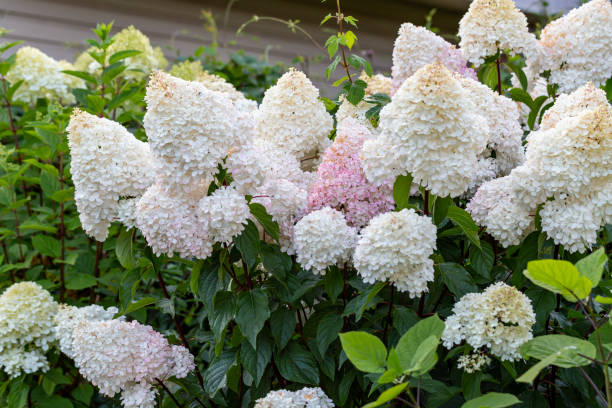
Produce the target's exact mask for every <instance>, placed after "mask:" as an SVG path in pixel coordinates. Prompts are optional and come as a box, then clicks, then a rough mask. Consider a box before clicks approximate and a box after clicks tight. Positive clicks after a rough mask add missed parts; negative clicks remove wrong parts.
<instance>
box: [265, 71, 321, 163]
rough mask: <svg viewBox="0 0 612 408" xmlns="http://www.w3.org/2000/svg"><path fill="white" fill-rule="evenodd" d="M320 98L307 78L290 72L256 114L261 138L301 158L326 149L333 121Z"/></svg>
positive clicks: (272, 89)
mask: <svg viewBox="0 0 612 408" xmlns="http://www.w3.org/2000/svg"><path fill="white" fill-rule="evenodd" d="M318 98H319V90H318V89H317V88H315V87H314V86H313V85H312V83H311V82H310V80H309V79H308V78H307V77H306V75H304V73H302V72H300V71H296V70H294V69H290V70H289V72H287V73H285V74H284V75H283V76H282V77H281V78H280V79H279V80H278V82H277V83H276V85H274V86H273V87H271V88H270V89H268V90H267V91H266V93H265V95H264V98H263V100H262V102H261V105H260V106H259V109H258V111H257V112H256V121H257V124H256V126H257V137H258V138H260V139H262V140H263V141H265V142H266V143H268V144H271V145H273V146H277V147H278V148H280V149H282V150H285V151H287V152H290V153H291V154H293V155H294V156H295V157H296V158H298V159H303V158H307V157H309V156H308V155H309V154H311V155H312V154H313V153H316V152H317V151H323V150H325V148H326V147H327V146H328V145H329V139H328V138H327V136H328V135H329V133H330V131H331V130H332V127H333V120H332V118H331V116H330V115H329V114H328V113H327V112H326V111H325V105H324V104H323V102H321V101H320V100H319V99H318Z"/></svg>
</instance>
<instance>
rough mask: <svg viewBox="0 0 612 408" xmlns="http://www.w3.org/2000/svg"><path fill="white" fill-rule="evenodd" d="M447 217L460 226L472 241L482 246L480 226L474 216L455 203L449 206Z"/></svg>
mask: <svg viewBox="0 0 612 408" xmlns="http://www.w3.org/2000/svg"><path fill="white" fill-rule="evenodd" d="M447 217H448V218H450V219H451V220H452V221H453V222H454V223H455V224H456V225H457V226H458V227H460V228H461V229H462V230H463V232H464V233H465V235H466V236H467V237H468V239H469V240H470V242H471V243H472V244H474V245H476V246H477V247H478V248H480V238H478V226H477V225H476V223H475V222H474V220H473V219H472V216H471V215H470V214H469V213H468V212H467V211H465V210H464V209H461V208H459V207H457V206H455V205H452V206H450V207H449V208H448V213H447Z"/></svg>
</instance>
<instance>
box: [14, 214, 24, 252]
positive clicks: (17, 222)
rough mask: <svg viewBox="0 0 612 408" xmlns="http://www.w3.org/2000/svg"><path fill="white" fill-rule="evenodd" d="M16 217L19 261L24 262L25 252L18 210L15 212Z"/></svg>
mask: <svg viewBox="0 0 612 408" xmlns="http://www.w3.org/2000/svg"><path fill="white" fill-rule="evenodd" d="M13 214H14V215H15V235H16V236H17V246H18V247H19V261H20V262H23V259H24V258H23V250H22V249H21V233H20V232H19V218H18V217H17V210H13Z"/></svg>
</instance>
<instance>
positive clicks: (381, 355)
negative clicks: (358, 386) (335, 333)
mask: <svg viewBox="0 0 612 408" xmlns="http://www.w3.org/2000/svg"><path fill="white" fill-rule="evenodd" d="M340 341H341V343H342V349H343V350H344V352H345V353H346V356H347V357H348V359H349V360H350V361H351V363H353V365H354V366H355V367H356V368H357V369H358V370H360V371H364V372H366V373H382V372H384V371H385V363H386V360H387V348H386V347H385V345H384V344H383V342H382V341H380V339H379V338H378V337H376V336H374V335H372V334H370V333H366V332H348V333H340Z"/></svg>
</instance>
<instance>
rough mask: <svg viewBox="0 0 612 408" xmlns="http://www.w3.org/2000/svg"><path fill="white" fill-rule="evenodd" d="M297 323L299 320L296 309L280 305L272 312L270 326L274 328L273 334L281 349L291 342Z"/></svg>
mask: <svg viewBox="0 0 612 408" xmlns="http://www.w3.org/2000/svg"><path fill="white" fill-rule="evenodd" d="M296 325H297V320H296V316H295V312H294V311H292V310H289V309H285V308H284V307H282V306H280V307H279V308H278V309H276V310H275V311H274V312H273V313H272V315H271V318H270V328H271V329H272V336H273V337H274V341H275V342H276V345H277V346H278V348H279V350H282V349H284V348H285V346H286V345H287V343H289V340H291V337H292V336H293V332H294V331H295V326H296Z"/></svg>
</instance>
